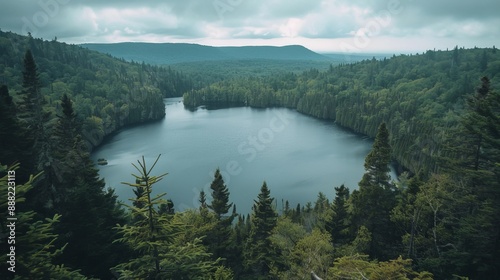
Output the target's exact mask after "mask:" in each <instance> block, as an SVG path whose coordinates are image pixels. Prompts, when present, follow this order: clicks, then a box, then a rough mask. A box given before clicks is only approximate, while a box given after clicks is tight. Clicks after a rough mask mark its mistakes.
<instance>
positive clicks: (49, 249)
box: [0, 164, 87, 279]
mask: <svg viewBox="0 0 500 280" xmlns="http://www.w3.org/2000/svg"><path fill="white" fill-rule="evenodd" d="M18 168H19V164H16V165H13V166H11V167H10V168H8V169H7V168H6V166H2V165H1V164H0V175H1V176H2V177H1V178H0V195H1V198H2V199H1V200H0V208H2V209H5V211H2V213H1V214H0V218H1V220H0V225H1V226H2V228H6V229H9V227H7V224H9V223H10V222H8V221H7V218H8V217H9V218H13V217H14V218H16V220H15V222H14V224H15V232H16V235H15V239H13V240H14V241H15V242H14V243H12V242H7V236H9V235H2V236H1V237H0V240H1V242H0V243H2V249H5V252H10V247H11V246H13V247H14V248H15V251H14V254H15V261H14V262H12V265H13V266H12V265H11V264H9V261H10V260H11V259H10V258H11V257H9V256H8V255H7V254H2V255H1V257H0V260H1V261H2V263H3V264H6V263H7V264H8V267H12V269H13V271H12V270H11V271H8V270H7V268H6V267H4V266H3V267H2V270H1V271H0V278H2V279H87V278H85V277H84V276H83V275H82V274H80V273H79V271H77V270H72V269H70V268H68V267H66V266H64V265H60V264H57V262H56V261H55V258H56V257H57V256H58V255H60V254H61V253H62V252H63V251H64V250H65V247H66V245H64V244H63V245H62V246H57V245H56V244H57V240H58V239H59V235H58V234H57V233H55V232H54V226H55V224H57V223H58V222H59V220H60V218H61V215H58V214H56V215H54V216H53V217H50V218H46V219H44V220H37V218H36V217H37V213H36V212H34V211H30V210H28V211H23V210H20V207H19V206H21V205H22V204H24V202H25V195H26V193H27V192H28V191H29V190H30V189H31V188H32V184H33V182H34V181H35V180H36V179H37V177H38V176H40V174H38V175H37V176H30V179H29V180H28V182H26V183H24V184H21V183H19V181H18V180H17V179H18V178H17V171H18V170H19V169H18ZM11 178H13V179H14V180H11ZM12 182H18V183H17V184H14V188H15V193H16V195H15V200H11V199H10V198H11V197H12V196H8V191H10V188H9V187H12V186H13V185H11V183H12ZM7 198H9V199H7ZM12 198H13V197H12ZM14 201H15V204H14V205H13V204H12V202H14ZM11 207H12V209H14V210H12V211H11V210H9V212H7V209H9V208H11ZM6 213H9V214H7V215H5V214H6ZM10 213H12V215H10ZM5 223H7V224H5ZM4 238H5V239H4ZM9 244H10V245H9Z"/></svg>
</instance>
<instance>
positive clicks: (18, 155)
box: [0, 85, 33, 181]
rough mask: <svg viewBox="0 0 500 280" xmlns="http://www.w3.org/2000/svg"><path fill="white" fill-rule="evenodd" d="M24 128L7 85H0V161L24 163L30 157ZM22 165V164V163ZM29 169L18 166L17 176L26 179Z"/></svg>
mask: <svg viewBox="0 0 500 280" xmlns="http://www.w3.org/2000/svg"><path fill="white" fill-rule="evenodd" d="M26 133H27V132H26V129H25V128H24V127H23V126H21V124H20V122H19V121H18V119H17V108H16V104H15V103H14V102H13V100H12V97H11V96H10V94H9V89H8V87H7V86H5V85H2V86H0V162H3V163H7V164H14V163H15V162H21V163H26V165H28V163H29V161H30V160H31V159H32V157H33V155H32V154H31V152H32V150H31V148H32V146H33V143H32V142H30V141H28V139H27V138H26V137H25V136H26ZM23 166H24V165H23ZM30 171H31V170H28V168H24V167H20V168H19V170H18V171H17V172H16V173H17V178H19V179H20V180H24V181H26V180H28V179H29V175H30V173H29V172H30Z"/></svg>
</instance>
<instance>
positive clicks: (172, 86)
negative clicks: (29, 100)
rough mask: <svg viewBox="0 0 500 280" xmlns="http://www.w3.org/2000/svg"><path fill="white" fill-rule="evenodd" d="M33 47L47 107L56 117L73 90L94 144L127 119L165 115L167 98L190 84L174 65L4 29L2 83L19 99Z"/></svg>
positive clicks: (0, 53) (130, 121)
mask: <svg viewBox="0 0 500 280" xmlns="http://www.w3.org/2000/svg"><path fill="white" fill-rule="evenodd" d="M28 49H29V50H30V51H31V53H32V56H33V58H34V60H35V62H36V64H37V67H38V72H37V74H38V76H39V82H40V90H41V93H42V96H43V100H42V101H43V102H42V103H43V107H44V110H46V111H47V112H50V113H51V116H52V117H55V116H56V114H57V112H58V110H59V109H60V108H59V105H58V102H59V100H60V99H61V97H62V96H63V95H64V94H66V95H68V96H69V97H70V98H71V99H72V100H73V102H74V106H75V108H74V109H75V112H76V113H77V115H78V117H79V118H81V119H82V120H83V121H84V124H83V126H84V128H83V131H84V133H86V135H87V136H88V137H89V138H92V139H89V142H90V143H91V144H92V145H97V144H99V143H100V140H102V137H103V136H105V135H107V134H109V133H111V132H113V131H115V130H116V129H118V128H120V127H122V126H124V125H129V124H135V123H141V122H145V121H148V120H156V119H159V118H162V117H163V116H164V114H165V112H164V111H165V110H164V106H163V102H162V98H163V97H172V96H181V95H182V94H183V92H184V91H186V90H188V89H190V88H191V82H190V80H188V79H187V78H186V77H184V76H182V75H181V74H180V73H178V72H176V71H173V70H171V69H166V68H162V67H158V66H150V65H146V64H144V63H143V64H137V63H133V64H132V63H128V62H125V61H123V60H118V59H115V58H112V57H110V56H108V55H104V54H100V53H97V52H94V51H90V50H87V49H85V48H81V47H79V46H75V45H67V44H64V43H59V42H57V41H55V40H52V41H43V40H41V39H35V38H32V37H26V36H19V35H16V34H14V33H10V32H0V83H1V84H4V85H6V86H7V87H8V89H9V91H10V94H11V95H12V96H13V97H14V100H15V101H18V100H19V94H18V93H19V92H20V91H21V90H22V86H21V85H22V83H21V81H22V80H21V77H22V75H21V71H22V65H23V58H24V55H25V51H26V50H28ZM91 134H92V135H91Z"/></svg>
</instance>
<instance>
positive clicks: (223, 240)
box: [203, 168, 236, 260]
mask: <svg viewBox="0 0 500 280" xmlns="http://www.w3.org/2000/svg"><path fill="white" fill-rule="evenodd" d="M210 189H211V190H212V201H211V203H210V204H209V205H207V206H208V208H209V209H211V210H212V211H213V212H214V214H215V217H216V218H217V223H216V224H215V226H214V227H213V229H212V231H211V232H210V233H209V235H208V236H207V238H206V239H205V243H206V244H208V245H209V249H210V251H211V252H212V253H213V255H214V257H215V258H223V259H225V260H229V259H231V257H232V256H231V254H230V253H231V252H230V250H228V248H229V247H234V246H232V245H231V243H232V240H231V235H232V230H233V229H232V223H233V220H234V217H236V215H235V213H233V214H231V215H229V216H227V213H228V212H229V209H230V208H231V207H232V206H233V203H229V190H228V189H227V186H226V185H225V183H224V179H223V178H222V175H221V174H220V170H219V169H218V168H217V170H216V171H215V174H214V180H213V181H212V184H211V185H210ZM203 194H204V193H203Z"/></svg>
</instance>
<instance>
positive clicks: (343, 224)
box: [325, 184, 349, 245]
mask: <svg viewBox="0 0 500 280" xmlns="http://www.w3.org/2000/svg"><path fill="white" fill-rule="evenodd" d="M348 200H349V189H348V188H346V187H345V186H344V184H342V185H341V186H340V187H335V199H334V200H333V203H332V204H331V206H330V207H331V210H332V211H331V216H330V217H329V219H328V220H327V222H326V225H325V227H326V230H327V231H328V232H329V233H330V236H331V238H332V242H333V244H339V245H341V244H345V243H346V241H347V239H348V236H349V231H348V228H349V213H348V204H347V201H348Z"/></svg>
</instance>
